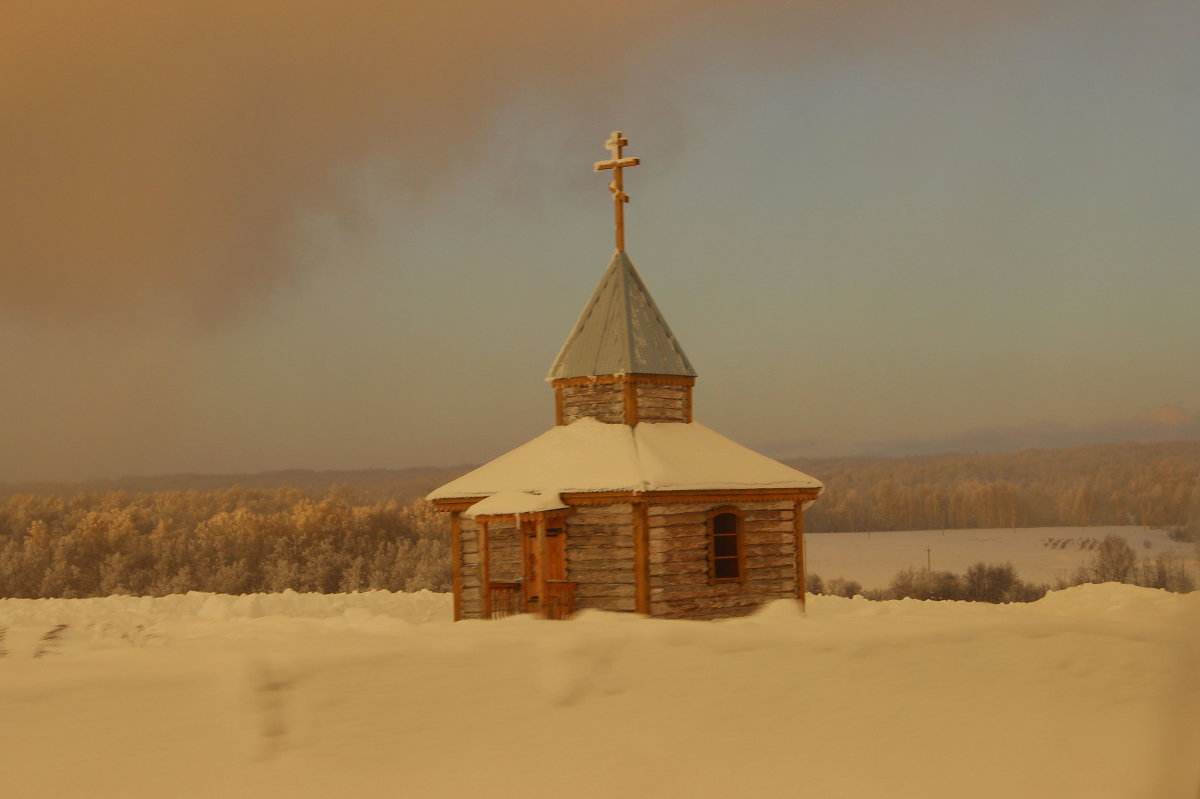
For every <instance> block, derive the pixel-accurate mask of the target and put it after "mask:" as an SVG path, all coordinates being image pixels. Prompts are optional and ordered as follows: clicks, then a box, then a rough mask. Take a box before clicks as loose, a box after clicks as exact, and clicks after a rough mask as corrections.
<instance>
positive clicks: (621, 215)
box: [592, 130, 641, 250]
mask: <svg viewBox="0 0 1200 799" xmlns="http://www.w3.org/2000/svg"><path fill="white" fill-rule="evenodd" d="M628 145H629V140H628V139H623V138H621V131H619V130H614V131H613V133H612V135H611V136H609V137H608V141H606V142H605V143H604V149H606V150H608V151H609V152H610V153H612V158H611V159H609V160H608V161H597V162H596V163H595V164H594V165H593V167H592V171H593V172H599V171H600V170H601V169H611V170H612V171H613V180H612V182H611V183H609V184H608V190H609V191H611V192H612V194H613V209H614V211H615V213H616V233H617V249H618V250H624V249H625V208H624V205H625V203H627V202H629V195H628V194H626V193H625V184H624V183H623V182H622V180H621V170H622V169H623V168H625V167H627V166H637V165H638V164H640V163H641V160H640V159H638V158H622V157H621V148H622V147H626V146H628Z"/></svg>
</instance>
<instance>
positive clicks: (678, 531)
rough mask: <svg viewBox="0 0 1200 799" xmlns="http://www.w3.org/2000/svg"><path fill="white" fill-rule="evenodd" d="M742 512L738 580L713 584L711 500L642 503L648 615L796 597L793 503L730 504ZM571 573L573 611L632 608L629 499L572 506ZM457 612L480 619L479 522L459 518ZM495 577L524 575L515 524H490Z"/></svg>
mask: <svg viewBox="0 0 1200 799" xmlns="http://www.w3.org/2000/svg"><path fill="white" fill-rule="evenodd" d="M732 505H733V506H734V507H737V508H739V509H740V510H741V512H742V517H741V518H742V548H743V558H744V559H745V575H746V579H745V582H744V583H736V582H733V583H717V584H715V585H713V584H710V583H709V579H708V515H709V512H710V511H712V510H713V508H714V507H716V505H713V504H701V503H696V504H669V503H651V504H649V505H648V506H647V522H648V536H647V537H648V546H647V549H648V555H647V557H648V560H649V575H648V577H649V593H650V613H651V615H652V616H654V617H656V618H674V619H715V618H724V617H728V616H742V615H746V614H748V613H752V612H753V611H754V610H755V609H756V608H757V607H758V606H760V605H762V604H763V603H765V602H769V601H771V600H774V599H784V598H792V599H794V598H796V528H795V514H796V505H795V503H794V502H739V503H732ZM565 529H566V536H567V540H566V544H567V579H568V580H570V581H572V582H574V583H576V584H577V588H576V595H575V596H576V608H577V609H579V610H582V609H584V608H597V609H600V610H611V611H623V612H633V611H634V610H636V605H637V587H636V574H635V566H634V523H633V506H632V505H631V504H629V503H623V504H617V505H597V506H581V507H576V508H575V509H574V510H573V512H572V513H571V514H570V516H568V517H567V520H566V525H565ZM459 549H460V553H461V558H462V563H461V579H462V617H463V618H465V619H478V618H481V617H482V609H483V601H482V591H481V590H480V562H479V525H478V523H477V522H475V521H474V520H472V519H467V518H463V519H462V520H461V526H460V532H459ZM488 552H489V558H488V566H489V572H490V574H489V576H490V578H491V580H493V581H497V582H501V581H510V580H517V579H519V578H520V577H521V576H522V563H521V540H520V535H519V532H518V529H517V527H516V525H515V524H514V523H513V522H500V521H498V520H493V521H490V522H489V523H488Z"/></svg>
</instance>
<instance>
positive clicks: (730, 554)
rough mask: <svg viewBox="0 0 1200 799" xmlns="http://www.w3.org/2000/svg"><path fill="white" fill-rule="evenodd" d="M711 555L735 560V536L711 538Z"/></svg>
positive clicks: (736, 552)
mask: <svg viewBox="0 0 1200 799" xmlns="http://www.w3.org/2000/svg"><path fill="white" fill-rule="evenodd" d="M713 554H714V555H716V556H717V557H718V558H736V557H737V554H738V551H737V536H736V535H715V536H713Z"/></svg>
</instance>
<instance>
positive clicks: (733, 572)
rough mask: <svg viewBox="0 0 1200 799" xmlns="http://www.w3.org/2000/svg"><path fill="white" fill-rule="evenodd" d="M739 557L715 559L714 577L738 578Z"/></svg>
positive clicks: (721, 578)
mask: <svg viewBox="0 0 1200 799" xmlns="http://www.w3.org/2000/svg"><path fill="white" fill-rule="evenodd" d="M737 576H738V562H737V558H717V559H716V560H714V561H713V577H715V578H717V579H718V580H725V579H735V580H736V579H737Z"/></svg>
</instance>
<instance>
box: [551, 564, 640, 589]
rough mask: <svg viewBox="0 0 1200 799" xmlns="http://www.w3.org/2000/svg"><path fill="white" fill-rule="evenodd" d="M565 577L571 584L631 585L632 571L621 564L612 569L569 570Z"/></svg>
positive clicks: (632, 579) (581, 585)
mask: <svg viewBox="0 0 1200 799" xmlns="http://www.w3.org/2000/svg"><path fill="white" fill-rule="evenodd" d="M567 577H568V579H570V581H571V582H573V583H579V587H580V588H582V587H583V586H584V585H585V584H586V585H633V583H634V575H633V569H632V568H630V567H627V566H626V565H625V564H621V566H619V567H618V568H613V569H569V570H568V571H567Z"/></svg>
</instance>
